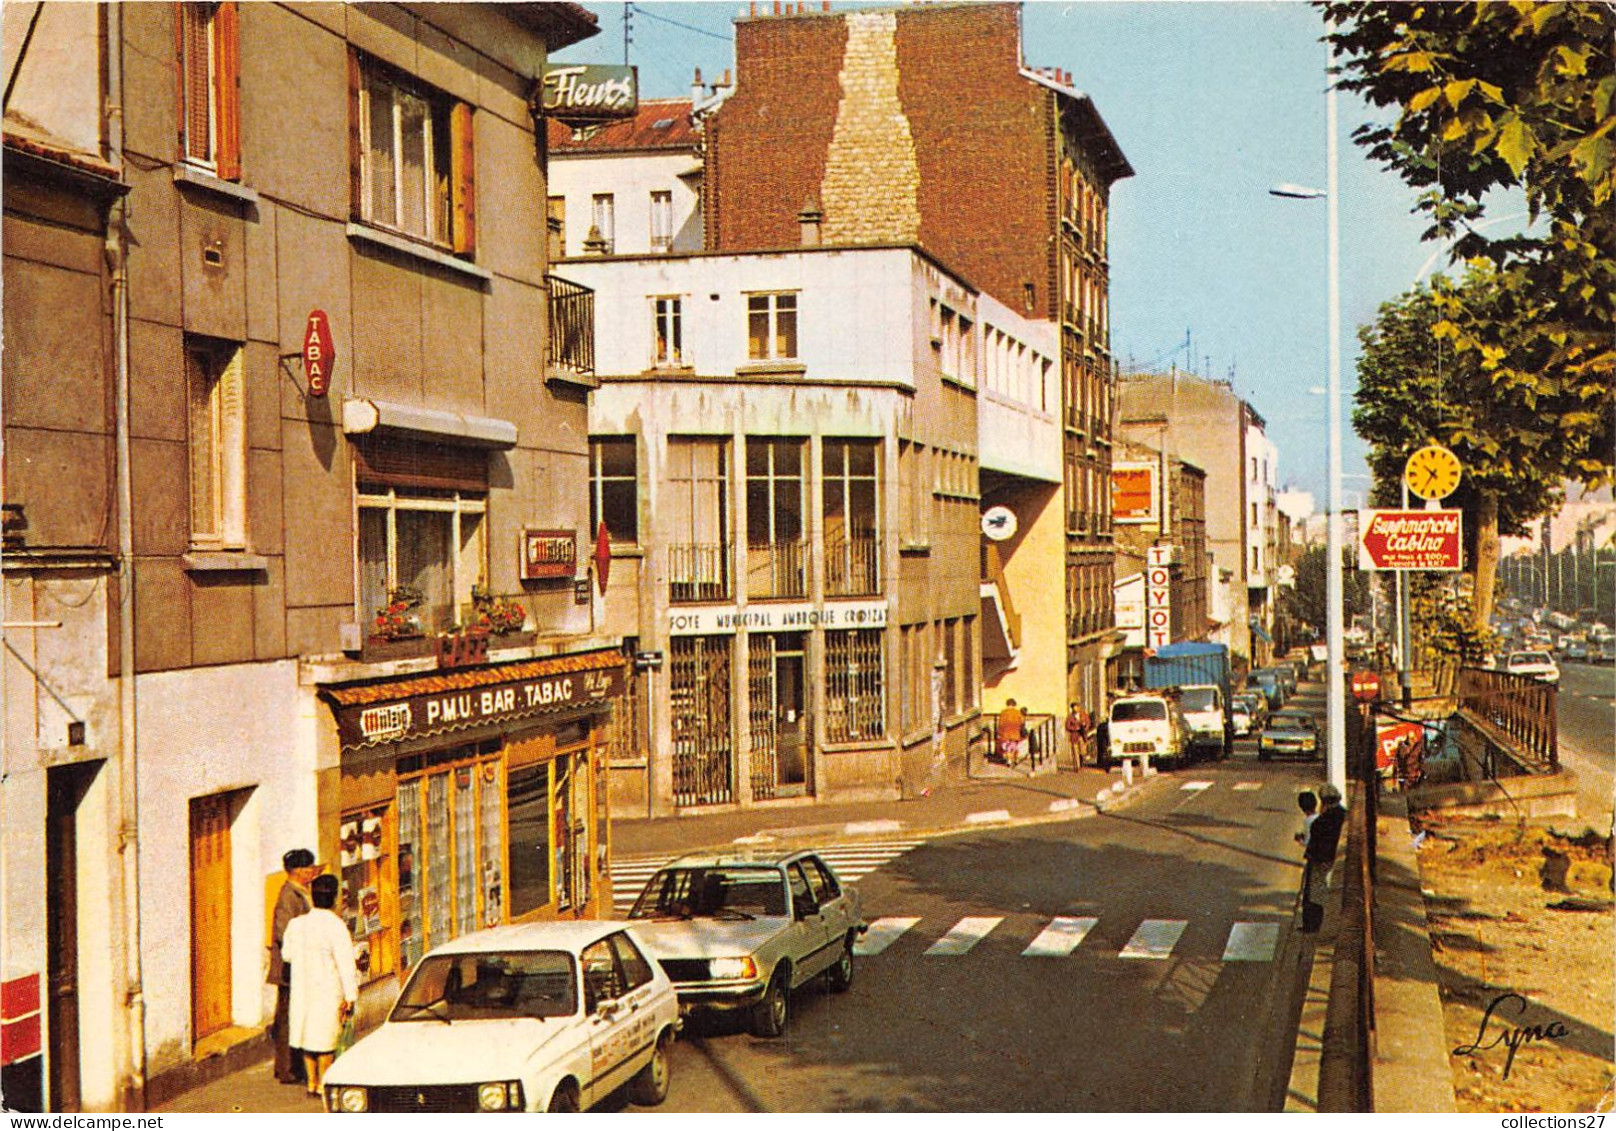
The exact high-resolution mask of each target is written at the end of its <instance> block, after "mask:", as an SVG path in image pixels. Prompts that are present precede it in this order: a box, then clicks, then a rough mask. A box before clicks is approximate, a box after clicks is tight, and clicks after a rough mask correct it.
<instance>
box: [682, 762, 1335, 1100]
mask: <svg viewBox="0 0 1616 1131" xmlns="http://www.w3.org/2000/svg"><path fill="white" fill-rule="evenodd" d="M1319 773H1320V767H1319V766H1318V764H1317V763H1306V762H1277V763H1267V764H1260V763H1258V762H1257V761H1256V758H1255V754H1254V750H1253V749H1252V748H1251V744H1250V742H1249V741H1248V740H1242V741H1241V742H1240V743H1239V744H1238V745H1237V749H1236V752H1235V755H1234V757H1232V758H1231V759H1230V760H1228V761H1226V762H1223V763H1218V764H1209V765H1200V766H1196V767H1193V768H1190V769H1186V770H1183V771H1179V772H1176V773H1174V774H1172V775H1170V778H1169V782H1168V783H1167V784H1170V785H1171V788H1167V789H1162V790H1160V791H1159V792H1157V793H1156V794H1155V795H1154V797H1153V798H1152V799H1151V800H1149V801H1147V802H1146V803H1145V804H1143V805H1141V806H1140V807H1139V808H1137V809H1135V810H1132V811H1130V812H1129V813H1127V814H1125V815H1116V816H1108V815H1102V816H1100V817H1098V818H1097V819H1091V820H1083V821H1073V822H1070V823H1066V824H1058V825H1049V826H1041V827H1037V828H1024V829H1015V830H1003V831H998V832H983V833H981V834H975V835H960V836H954V837H948V838H942V839H937V840H933V841H930V842H928V843H925V844H922V845H920V846H918V847H915V848H913V849H911V850H910V851H907V852H905V853H903V854H901V855H899V856H897V857H895V858H893V859H891V860H889V861H888V862H886V863H885V864H883V865H881V866H879V867H877V868H876V869H875V870H873V871H871V872H870V873H868V874H867V875H865V876H864V877H863V879H861V880H860V881H859V885H860V888H861V891H862V893H863V899H864V908H865V913H866V915H867V917H868V918H869V920H870V921H871V923H872V924H874V926H873V927H872V930H871V932H870V934H869V935H868V936H866V939H865V941H864V943H863V944H862V946H861V950H864V951H869V950H878V951H879V952H878V953H865V954H863V955H861V956H860V958H859V959H858V968H857V976H856V979H855V981H854V985H853V988H852V989H851V990H850V991H849V992H848V993H846V994H843V995H831V994H828V993H825V992H823V991H822V990H820V989H819V988H817V987H809V988H807V989H805V990H803V991H799V993H798V995H797V1000H796V1002H795V1006H796V1014H795V1017H794V1018H793V1021H792V1026H791V1028H790V1029H789V1030H788V1032H787V1033H786V1035H785V1036H784V1037H783V1038H781V1039H779V1040H774V1041H765V1040H758V1039H754V1038H752V1037H751V1036H749V1035H747V1034H746V1032H745V1030H744V1026H743V1025H741V1024H740V1023H738V1022H727V1021H725V1020H723V1019H700V1018H698V1019H694V1020H693V1021H692V1023H690V1024H688V1025H687V1027H686V1031H685V1035H684V1036H683V1037H682V1038H681V1040H680V1042H679V1044H678V1047H677V1049H676V1053H675V1057H674V1083H673V1088H672V1092H671V1095H670V1096H669V1099H668V1101H667V1104H666V1105H665V1106H664V1107H663V1108H662V1109H661V1110H668V1111H684V1112H696V1111H700V1112H738V1111H766V1112H780V1111H945V1110H946V1111H1074V1110H1076V1111H1085V1110H1087V1111H1214V1110H1223V1111H1254V1110H1275V1109H1277V1103H1278V1097H1277V1095H1276V1092H1275V1089H1276V1088H1277V1087H1282V1085H1283V1079H1284V1077H1283V1072H1284V1070H1285V1069H1286V1068H1287V1066H1288V1064H1289V1055H1290V1048H1291V1046H1292V1043H1293V1040H1294V1025H1293V1023H1292V1021H1291V1017H1292V1012H1291V1011H1292V1009H1293V1008H1294V1006H1293V1003H1292V1002H1291V1000H1290V994H1291V993H1292V991H1293V990H1294V988H1295V984H1296V978H1297V975H1298V953H1297V952H1298V947H1299V938H1298V936H1296V935H1295V933H1294V930H1293V908H1294V902H1295V893H1296V887H1297V883H1298V881H1299V877H1300V866H1299V850H1298V849H1297V847H1296V845H1295V843H1294V841H1293V840H1292V834H1293V833H1294V832H1295V831H1296V830H1297V829H1298V828H1299V826H1300V815H1299V813H1298V810H1297V807H1296V803H1295V795H1296V792H1297V790H1298V789H1299V788H1302V787H1303V786H1304V785H1306V784H1310V783H1313V782H1314V781H1315V779H1316V778H1317V776H1318V774H1319ZM911 919H912V920H915V921H914V922H913V924H912V925H910V926H907V927H905V926H904V921H906V920H911ZM889 926H890V931H889V930H885V929H884V928H887V927H889ZM900 932H901V933H900ZM945 938H946V941H944V940H945ZM1029 947H1031V948H1032V949H1033V950H1034V951H1035V952H1042V953H1032V954H1029V953H1028V950H1029Z"/></svg>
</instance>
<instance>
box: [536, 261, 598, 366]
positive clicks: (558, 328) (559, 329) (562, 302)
mask: <svg viewBox="0 0 1616 1131" xmlns="http://www.w3.org/2000/svg"><path fill="white" fill-rule="evenodd" d="M544 281H545V283H546V284H548V286H549V289H550V344H549V348H550V368H552V369H556V370H560V371H562V372H565V373H573V374H578V375H589V374H593V373H594V372H595V292H594V291H593V290H591V289H590V288H588V287H586V286H584V285H582V284H581V283H574V282H572V281H571V280H569V279H563V278H561V277H560V276H559V275H546V276H545V277H544Z"/></svg>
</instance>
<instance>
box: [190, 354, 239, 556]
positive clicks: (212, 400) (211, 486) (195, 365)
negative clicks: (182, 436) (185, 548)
mask: <svg viewBox="0 0 1616 1131" xmlns="http://www.w3.org/2000/svg"><path fill="white" fill-rule="evenodd" d="M185 392H186V403H187V418H188V428H187V433H188V439H189V448H190V465H191V545H192V546H193V547H195V548H196V549H199V550H239V549H242V548H244V547H245V546H246V543H247V412H246V388H245V379H244V377H243V372H242V355H241V347H240V346H239V345H237V344H235V343H233V342H222V341H215V340H212V339H207V338H197V337H192V336H190V335H187V336H186V339H185Z"/></svg>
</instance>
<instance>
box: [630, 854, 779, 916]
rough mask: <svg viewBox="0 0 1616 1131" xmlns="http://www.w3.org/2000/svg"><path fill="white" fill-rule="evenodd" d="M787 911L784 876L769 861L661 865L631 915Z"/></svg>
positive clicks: (715, 914)
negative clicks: (736, 863)
mask: <svg viewBox="0 0 1616 1131" xmlns="http://www.w3.org/2000/svg"><path fill="white" fill-rule="evenodd" d="M785 913H786V886H785V877H784V876H783V875H781V873H780V871H779V869H777V868H771V867H767V866H761V865H760V866H756V867H746V866H737V865H705V866H698V867H674V868H664V869H662V871H660V872H658V873H657V874H656V875H654V876H652V877H651V880H650V882H649V883H647V884H646V885H645V890H644V891H642V892H641V893H640V898H639V899H637V900H635V902H634V909H633V910H632V911H630V912H629V913H628V917H629V918H630V919H669V918H673V919H689V918H691V917H692V916H695V915H706V916H713V917H716V918H720V919H755V918H757V917H758V916H759V915H784V914H785Z"/></svg>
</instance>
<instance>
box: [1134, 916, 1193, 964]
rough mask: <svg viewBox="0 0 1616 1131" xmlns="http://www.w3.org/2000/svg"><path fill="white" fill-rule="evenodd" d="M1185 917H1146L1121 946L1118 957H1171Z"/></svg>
mask: <svg viewBox="0 0 1616 1131" xmlns="http://www.w3.org/2000/svg"><path fill="white" fill-rule="evenodd" d="M1187 926H1189V920H1187V919H1146V920H1145V921H1144V922H1143V923H1140V924H1139V929H1138V930H1137V931H1135V932H1134V933H1133V938H1131V939H1129V940H1128V945H1127V946H1125V947H1123V948H1122V953H1121V954H1119V955H1118V956H1117V957H1118V958H1158V959H1160V958H1171V957H1172V954H1173V948H1174V947H1175V946H1177V945H1178V940H1179V937H1180V936H1182V935H1183V934H1184V928H1185V927H1187Z"/></svg>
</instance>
